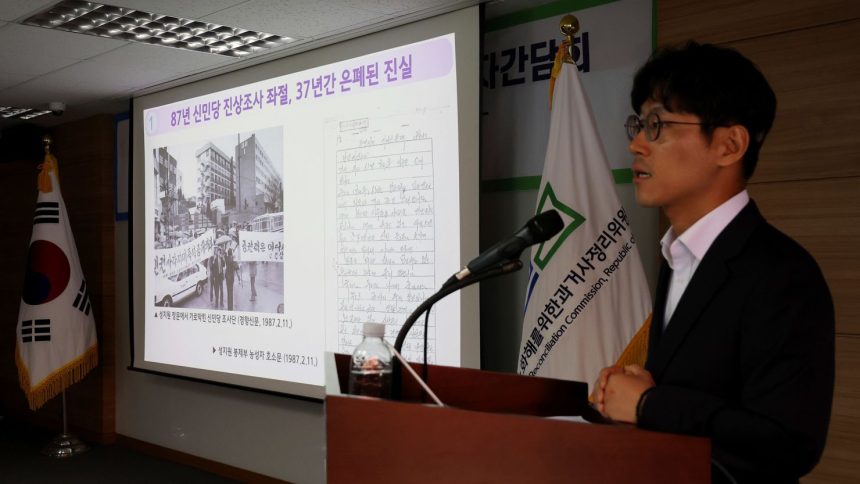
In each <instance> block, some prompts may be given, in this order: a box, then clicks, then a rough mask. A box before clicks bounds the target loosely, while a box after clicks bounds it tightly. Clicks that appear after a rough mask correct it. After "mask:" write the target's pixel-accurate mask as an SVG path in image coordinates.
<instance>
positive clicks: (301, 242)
mask: <svg viewBox="0 0 860 484" xmlns="http://www.w3.org/2000/svg"><path fill="white" fill-rule="evenodd" d="M454 47H455V42H454V35H453V34H450V35H447V36H442V37H437V38H433V39H429V40H426V41H423V42H418V43H415V44H410V45H405V46H401V47H398V48H394V49H390V50H386V51H382V52H377V53H374V54H370V55H366V56H362V57H357V58H353V59H350V60H345V61H341V62H337V63H334V64H330V65H326V66H321V67H316V68H313V69H309V70H305V71H301V72H295V73H290V74H287V75H284V76H281V77H275V78H272V79H268V80H265V81H260V82H257V83H253V84H248V85H245V86H241V87H236V88H233V89H229V90H225V91H221V92H215V93H212V94H207V95H205V96H200V97H195V98H191V99H187V100H183V101H180V102H175V103H172V104H168V105H164V106H157V107H153V108H150V109H144V110H143V116H142V119H139V120H138V122H140V123H142V125H143V133H144V137H143V140H144V143H143V144H144V152H145V154H146V155H145V163H146V164H147V166H146V168H145V173H147V176H148V179H147V180H146V186H145V188H144V190H145V202H144V204H145V209H144V213H143V214H141V215H138V214H137V213H136V214H135V216H136V217H139V216H144V217H145V218H146V222H145V240H144V241H141V242H136V243H144V244H146V250H145V253H146V260H145V267H146V271H145V272H146V285H145V301H146V304H147V305H150V306H149V307H148V308H147V309H146V318H145V321H144V325H145V329H144V336H145V344H144V349H145V351H144V353H145V354H144V360H145V361H146V362H153V363H160V364H167V365H177V366H181V367H187V368H194V369H202V370H213V371H218V372H225V373H231V374H238V375H248V376H254V377H261V378H267V379H275V380H283V381H289V382H295V383H304V384H309V385H322V384H323V383H324V372H323V354H324V352H325V351H326V350H329V351H336V352H341V353H350V352H352V350H353V349H354V347H355V345H357V344H358V342H359V341H361V328H362V323H364V322H369V321H372V322H380V323H384V324H385V325H386V337H387V339H389V340H390V341H393V340H394V337H395V335H396V334H397V332H398V331H399V329H400V326H401V324H402V323H403V321H404V320H405V319H406V317H407V316H408V315H409V313H411V312H412V310H413V309H414V308H415V307H417V306H418V304H419V303H420V302H421V301H423V300H424V299H425V298H427V297H428V296H429V295H431V294H432V293H433V292H434V291H435V289H436V288H438V287H439V286H441V284H442V282H444V280H445V279H447V277H448V276H450V274H451V273H452V272H454V271H455V270H456V269H457V267H458V265H459V263H460V253H459V247H460V242H459V241H460V220H459V198H460V197H459V157H458V139H457V129H458V127H457V91H456V72H455V68H454ZM138 213H139V212H138ZM427 331H428V333H427V339H428V342H429V350H428V358H429V359H430V361H432V362H437V363H442V364H449V365H458V364H459V363H460V300H459V298H458V297H457V296H454V297H451V298H449V299H447V300H445V301H443V302H442V303H440V304H439V305H438V306H437V307H436V308H434V311H433V312H432V313H431V317H430V320H429V325H428V330H427ZM423 339H424V330H423V327H421V328H419V325H416V329H415V330H414V331H413V332H412V333H411V337H410V338H409V339H407V342H406V345H405V351H404V353H405V354H406V356H407V357H408V358H411V359H414V360H417V359H418V358H419V355H420V354H421V351H422V346H423Z"/></svg>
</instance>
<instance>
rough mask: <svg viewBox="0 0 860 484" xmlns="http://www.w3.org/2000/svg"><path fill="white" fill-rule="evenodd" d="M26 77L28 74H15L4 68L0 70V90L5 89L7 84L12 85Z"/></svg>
mask: <svg viewBox="0 0 860 484" xmlns="http://www.w3.org/2000/svg"><path fill="white" fill-rule="evenodd" d="M27 79H30V76H27V75H24V74H15V73H13V72H9V71H5V70H3V71H0V90H2V89H6V88H7V87H9V86H14V85H15V84H20V83H22V82H24V81H26V80H27Z"/></svg>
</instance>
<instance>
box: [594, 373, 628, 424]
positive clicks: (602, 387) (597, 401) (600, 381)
mask: <svg viewBox="0 0 860 484" xmlns="http://www.w3.org/2000/svg"><path fill="white" fill-rule="evenodd" d="M623 372H624V369H623V368H621V367H620V366H607V367H606V368H604V369H602V370H600V375H599V376H598V377H597V383H595V384H594V394H593V395H592V397H593V398H592V400H593V402H594V405H595V407H596V408H597V411H598V412H600V413H601V414H603V416H606V413H605V410H604V405H605V403H606V402H605V400H606V383H607V382H608V381H609V377H610V376H611V375H614V374H616V373H623Z"/></svg>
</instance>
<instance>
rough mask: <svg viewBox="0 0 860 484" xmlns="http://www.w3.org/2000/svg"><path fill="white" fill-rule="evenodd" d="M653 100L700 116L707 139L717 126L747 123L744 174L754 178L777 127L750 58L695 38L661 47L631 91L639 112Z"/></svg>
mask: <svg viewBox="0 0 860 484" xmlns="http://www.w3.org/2000/svg"><path fill="white" fill-rule="evenodd" d="M649 99H650V100H654V101H656V102H659V103H661V104H662V105H663V106H664V107H665V108H666V109H667V110H669V111H670V112H676V113H687V114H693V115H696V116H698V117H699V118H700V119H701V120H702V123H704V125H703V126H702V130H703V132H704V133H705V135H706V136H708V137H710V136H711V134H713V132H714V129H715V128H716V127H718V126H728V125H732V124H740V125H742V126H744V127H745V128H746V129H747V131H749V134H750V143H749V148H747V151H746V153H745V154H744V159H743V168H744V170H743V171H744V177H745V178H747V179H749V178H750V177H751V176H752V174H753V172H754V171H755V166H756V163H757V162H758V153H759V150H760V149H761V145H762V143H764V138H765V136H766V135H767V133H768V131H770V127H771V125H773V118H774V115H775V113H776V96H775V95H774V93H773V90H772V89H771V88H770V85H769V84H768V82H767V79H765V78H764V75H763V74H762V73H761V72H760V71H759V70H758V68H756V66H755V65H754V64H753V63H752V62H751V61H750V60H749V59H747V58H746V57H744V56H743V55H741V54H740V53H739V52H737V51H736V50H734V49H728V48H725V47H718V46H715V45H711V44H698V43H696V42H692V41H691V42H688V43H686V44H684V45H682V46H680V47H669V48H662V49H658V50H657V51H656V52H654V54H652V55H651V57H650V58H649V59H648V62H647V63H645V65H644V66H642V67H641V68H640V69H639V71H638V72H637V73H636V77H635V78H634V80H633V91H632V92H631V93H630V101H631V103H632V104H633V110H634V111H636V112H637V113H638V114H642V113H640V112H639V110H640V109H642V104H644V103H645V102H646V101H648V100H649Z"/></svg>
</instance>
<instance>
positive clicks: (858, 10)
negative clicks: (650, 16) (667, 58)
mask: <svg viewBox="0 0 860 484" xmlns="http://www.w3.org/2000/svg"><path fill="white" fill-rule="evenodd" d="M655 1H656V2H657V8H658V10H657V21H658V23H659V29H658V31H657V34H658V35H659V37H658V39H659V43H660V44H672V43H677V42H683V41H685V40H687V39H697V40H699V41H700V42H711V43H724V42H729V41H734V40H739V39H747V38H751V37H761V36H764V35H769V34H775V33H779V32H786V31H789V30H800V29H806V28H810V27H815V26H820V25H826V24H830V23H834V22H839V21H842V20H847V19H855V18H860V2H858V1H857V0H817V1H814V2H811V1H805V0H708V1H702V0H655Z"/></svg>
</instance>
